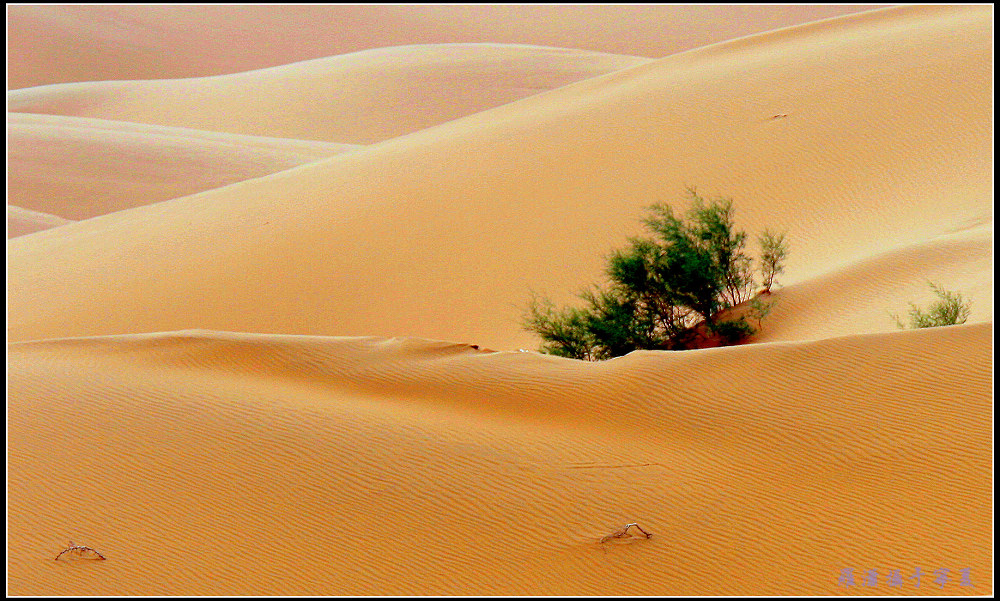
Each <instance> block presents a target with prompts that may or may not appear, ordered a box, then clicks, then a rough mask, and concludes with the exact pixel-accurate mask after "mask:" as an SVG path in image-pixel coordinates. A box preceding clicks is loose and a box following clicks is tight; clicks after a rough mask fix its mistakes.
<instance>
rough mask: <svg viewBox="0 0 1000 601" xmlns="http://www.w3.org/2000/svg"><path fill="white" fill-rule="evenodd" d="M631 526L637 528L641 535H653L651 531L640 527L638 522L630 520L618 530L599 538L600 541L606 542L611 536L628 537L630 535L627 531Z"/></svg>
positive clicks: (647, 536)
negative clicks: (630, 521)
mask: <svg viewBox="0 0 1000 601" xmlns="http://www.w3.org/2000/svg"><path fill="white" fill-rule="evenodd" d="M632 526H635V528H636V530H638V531H639V532H642V533H643V535H645V537H646V538H649V537H651V536H653V533H652V532H646V531H645V530H643V529H642V526H640V525H639V524H637V523H635V522H632V523H630V524H625V525H624V526H623V527H622V528H620V529H618V530H615V531H614V532H612V533H611V534H608V535H607V536H605V537H604V538H602V539H601V542H602V543H606V542H608V541H609V540H611V539H613V538H625V537H628V536H632V535H631V534H629V532H628V529H629V528H631V527H632Z"/></svg>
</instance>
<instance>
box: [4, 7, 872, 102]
mask: <svg viewBox="0 0 1000 601" xmlns="http://www.w3.org/2000/svg"><path fill="white" fill-rule="evenodd" d="M874 6H875V5H858V6H753V7H751V6H729V7H723V6H577V7H574V8H573V9H572V12H569V13H568V12H567V11H566V7H562V6H504V5H498V6H461V7H455V6H405V5H404V6H378V5H375V6H343V5H332V6H278V7H275V6H240V7H234V6H226V5H219V6H142V7H139V6H128V5H119V6H65V5H62V6H59V5H56V6H52V5H40V6H13V7H9V8H8V10H7V35H8V59H7V66H8V73H7V78H8V79H7V85H8V89H16V88H27V87H31V86H37V85H45V84H50V83H65V82H70V81H98V80H115V79H117V80H120V79H166V78H183V77H202V76H206V75H222V74H226V73H234V72H237V71H249V70H252V69H261V68H264V67H274V66H278V65H284V64H287V63H293V62H297V61H302V60H308V59H313V58H322V57H326V56H332V55H335V54H345V53H348V52H356V51H358V50H367V49H370V48H383V47H388V46H408V45H413V44H438V43H478V42H496V43H505V44H529V45H539V46H555V47H562V48H578V49H581V50H596V51H600V52H608V53H612V54H633V55H638V56H646V57H651V58H657V57H662V56H666V55H668V54H673V53H675V52H680V51H682V50H688V49H690V48H696V47H698V46H704V45H706V44H712V43H715V42H721V41H724V40H728V39H732V38H736V37H740V36H745V35H749V34H753V33H759V32H762V31H768V30H771V29H777V28H780V27H787V26H789V25H795V24H798V23H805V22H808V21H814V20H817V19H824V18H827V17H834V16H837V15H842V14H846V13H851V12H862V11H865V10H869V9H871V8H873V7H874Z"/></svg>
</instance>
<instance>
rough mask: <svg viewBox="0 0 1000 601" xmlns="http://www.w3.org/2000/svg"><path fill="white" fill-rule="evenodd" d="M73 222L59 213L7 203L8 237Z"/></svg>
mask: <svg viewBox="0 0 1000 601" xmlns="http://www.w3.org/2000/svg"><path fill="white" fill-rule="evenodd" d="M67 223H71V221H70V220H69V219H63V218H62V217H59V216H58V215H50V214H48V213H41V212H39V211H32V210H30V209H25V208H22V207H15V206H13V205H7V237H8V238H15V237H17V236H23V235H25V234H31V233H33V232H40V231H42V230H47V229H49V228H52V227H57V226H60V225H65V224H67Z"/></svg>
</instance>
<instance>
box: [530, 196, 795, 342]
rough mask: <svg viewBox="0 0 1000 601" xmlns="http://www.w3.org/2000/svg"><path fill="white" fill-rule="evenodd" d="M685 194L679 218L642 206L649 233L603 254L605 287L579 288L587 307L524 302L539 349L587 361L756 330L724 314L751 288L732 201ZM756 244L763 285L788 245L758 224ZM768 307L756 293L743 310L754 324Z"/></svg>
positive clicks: (734, 338) (729, 338) (730, 338)
mask: <svg viewBox="0 0 1000 601" xmlns="http://www.w3.org/2000/svg"><path fill="white" fill-rule="evenodd" d="M688 193H689V194H690V196H691V200H692V203H691V208H690V210H689V211H688V213H687V214H686V215H685V217H684V218H681V217H678V216H676V215H674V213H673V210H672V209H671V208H670V206H669V205H666V204H662V203H660V204H654V205H652V206H651V207H649V209H650V211H651V213H652V214H651V215H650V216H649V217H647V218H646V219H644V221H643V222H644V224H645V226H646V228H647V229H648V230H650V231H651V232H652V233H653V234H654V237H652V238H638V237H636V238H631V239H630V240H629V245H628V246H627V247H626V248H624V249H622V250H617V251H614V252H613V253H612V254H611V255H610V257H609V258H608V264H607V267H606V270H605V274H606V275H607V277H608V279H609V282H610V285H609V286H608V287H607V288H606V289H601V288H598V287H593V288H592V289H589V290H586V291H584V292H582V293H581V294H579V297H580V298H581V299H582V300H583V301H584V302H585V303H586V307H585V308H574V307H570V308H565V309H561V310H559V309H556V308H555V306H554V305H553V304H552V302H551V301H549V300H548V299H544V298H541V297H538V296H535V297H534V298H533V299H532V301H531V303H530V305H529V307H528V310H527V312H526V314H525V316H524V320H523V326H524V327H525V329H527V330H529V331H531V332H534V333H535V334H537V335H538V336H539V337H540V338H541V339H542V346H541V349H540V350H541V351H542V352H544V353H549V354H554V355H561V356H564V357H571V358H575V359H586V360H592V361H593V360H602V359H609V358H611V357H617V356H621V355H625V354H627V353H629V352H631V351H634V350H638V349H661V350H677V349H687V348H695V347H697V346H699V345H701V344H704V343H705V341H706V338H707V337H714V338H715V339H716V340H717V341H718V342H719V343H720V344H735V343H738V342H740V341H742V340H744V339H745V338H747V337H748V336H750V335H752V334H753V333H754V332H755V330H754V328H753V327H752V326H751V325H750V323H749V322H748V321H747V320H746V318H745V317H742V316H741V317H736V318H733V317H730V316H728V315H729V314H728V313H727V312H726V311H727V310H728V309H730V308H732V307H735V306H737V305H740V304H742V303H746V302H747V301H750V300H751V299H753V298H754V290H755V288H756V286H757V283H756V280H755V277H754V269H753V260H752V258H751V257H750V256H748V255H747V253H746V249H745V247H746V239H747V235H746V233H745V232H743V231H739V230H737V229H736V228H735V226H734V224H733V205H732V201H731V200H727V199H716V200H713V201H710V202H709V201H706V200H705V199H704V198H702V197H701V196H699V195H698V193H697V191H696V190H694V189H689V190H688ZM758 242H759V243H760V245H761V250H762V253H761V260H760V264H759V272H760V275H761V277H762V278H763V284H764V286H765V290H764V291H765V292H767V291H769V290H770V287H771V286H772V285H773V284H774V281H775V277H776V276H777V275H778V274H780V273H781V272H782V271H783V270H784V261H785V258H786V257H787V255H788V244H787V242H786V240H785V236H784V234H774V233H771V232H769V231H766V230H765V232H764V234H762V235H761V236H760V237H759V238H758ZM769 310H770V305H769V304H764V303H763V302H761V301H760V300H759V299H755V301H754V302H753V303H751V311H750V315H751V316H753V317H755V318H756V319H757V322H758V325H760V320H761V319H763V317H764V316H765V315H766V314H767V312H768V311H769Z"/></svg>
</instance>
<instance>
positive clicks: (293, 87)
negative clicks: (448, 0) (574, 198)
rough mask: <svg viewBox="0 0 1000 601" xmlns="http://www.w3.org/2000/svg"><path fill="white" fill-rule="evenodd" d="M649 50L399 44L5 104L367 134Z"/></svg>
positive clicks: (171, 121) (50, 92) (394, 132)
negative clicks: (241, 70) (614, 51)
mask: <svg viewBox="0 0 1000 601" xmlns="http://www.w3.org/2000/svg"><path fill="white" fill-rule="evenodd" d="M649 62H651V61H650V60H649V59H645V58H639V57H633V56H619V55H615V54H603V53H597V52H587V51H581V50H566V49H561V48H545V47H540V46H512V45H501V44H437V45H424V46H400V47H393V48H379V49H374V50H366V51H362V52H355V53H352V54H345V55H339V56H332V57H327V58H319V59H314V60H311V61H305V62H300V63H293V64H290V65H282V66H279V67H271V68H268V69H261V70H256V71H249V72H244V73H234V74H230V75H218V76H214V77H201V78H194V79H175V80H147V81H113V82H85V83H71V84H53V85H48V86H40V87H36V88H28V89H24V90H14V91H12V92H9V93H8V94H7V101H8V102H7V109H8V110H9V111H16V112H21V113H48V114H56V115H71V116H78V117H96V118H101V119H115V120H120V121H134V122H139V123H155V124H158V125H169V126H178V127H189V128H196V129H204V130H211V131H223V132H231V133H238V134H247V135H254V136H272V137H285V138H301V139H307V140H323V141H328V142H341V143H349V144H369V143H372V142H379V141H382V140H385V139H388V138H392V137H396V136H399V135H402V134H406V133H410V132H413V131H417V130H420V129H425V128H427V127H430V126H432V125H437V124H439V123H444V122H445V121H450V120H452V119H457V118H459V117H464V116H466V115H470V114H472V113H477V112H479V111H483V110H485V109H488V108H492V107H494V106H498V105H501V104H506V103H509V102H512V101H514V100H518V99H521V98H524V97H526V96H531V95H533V94H537V93H539V92H541V91H545V90H551V89H553V88H557V87H560V86H563V85H565V84H568V83H572V82H574V81H579V80H581V79H588V78H591V77H594V76H597V75H602V74H605V73H609V72H611V71H616V70H619V69H623V68H626V67H634V66H636V65H642V64H646V63H649Z"/></svg>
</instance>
